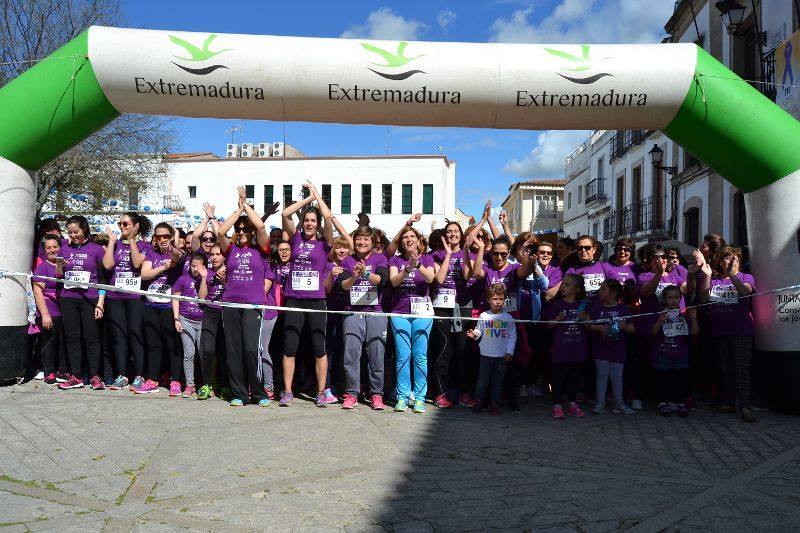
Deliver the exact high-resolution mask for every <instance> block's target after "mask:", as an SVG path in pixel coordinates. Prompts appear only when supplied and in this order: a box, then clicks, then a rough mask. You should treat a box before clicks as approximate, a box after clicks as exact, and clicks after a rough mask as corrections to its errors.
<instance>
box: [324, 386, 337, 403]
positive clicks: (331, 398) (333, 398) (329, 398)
mask: <svg viewBox="0 0 800 533" xmlns="http://www.w3.org/2000/svg"><path fill="white" fill-rule="evenodd" d="M323 394H324V395H325V403H327V404H328V405H330V404H332V403H339V398H337V397H336V396H335V395H334V394H333V393H332V392H331V390H330V389H325V390H324V391H323Z"/></svg>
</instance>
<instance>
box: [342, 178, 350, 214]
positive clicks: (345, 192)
mask: <svg viewBox="0 0 800 533" xmlns="http://www.w3.org/2000/svg"><path fill="white" fill-rule="evenodd" d="M342 214H343V215H349V214H350V185H342Z"/></svg>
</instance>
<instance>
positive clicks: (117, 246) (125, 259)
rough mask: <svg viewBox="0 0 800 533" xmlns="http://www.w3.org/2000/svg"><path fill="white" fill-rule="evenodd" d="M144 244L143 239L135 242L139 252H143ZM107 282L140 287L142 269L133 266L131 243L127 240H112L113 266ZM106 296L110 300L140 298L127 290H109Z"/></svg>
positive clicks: (132, 287)
mask: <svg viewBox="0 0 800 533" xmlns="http://www.w3.org/2000/svg"><path fill="white" fill-rule="evenodd" d="M144 244H145V243H144V241H138V242H137V243H136V248H137V249H138V250H139V253H142V254H145V249H144V248H143V245H144ZM108 284H109V285H113V286H115V287H124V288H126V289H141V288H142V271H141V269H139V268H133V264H132V263H131V245H130V243H129V242H127V241H124V242H123V241H116V242H114V267H113V268H112V269H111V280H110V281H109V282H108ZM106 297H107V298H109V299H111V300H136V299H138V298H141V296H139V295H138V294H131V293H127V292H109V293H108V295H107V296H106Z"/></svg>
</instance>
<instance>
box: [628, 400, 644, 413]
mask: <svg viewBox="0 0 800 533" xmlns="http://www.w3.org/2000/svg"><path fill="white" fill-rule="evenodd" d="M631 409H636V410H637V411H641V410H642V409H644V405H642V400H636V399H633V400H631Z"/></svg>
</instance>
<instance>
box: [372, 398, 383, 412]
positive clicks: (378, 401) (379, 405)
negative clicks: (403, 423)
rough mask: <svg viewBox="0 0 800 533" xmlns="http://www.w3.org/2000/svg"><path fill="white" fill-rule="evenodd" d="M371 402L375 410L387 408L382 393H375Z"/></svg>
mask: <svg viewBox="0 0 800 533" xmlns="http://www.w3.org/2000/svg"><path fill="white" fill-rule="evenodd" d="M370 403H371V404H372V408H373V409H374V410H375V411H383V410H384V409H386V404H384V403H383V396H381V395H380V394H373V395H372V399H371V400H370Z"/></svg>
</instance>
